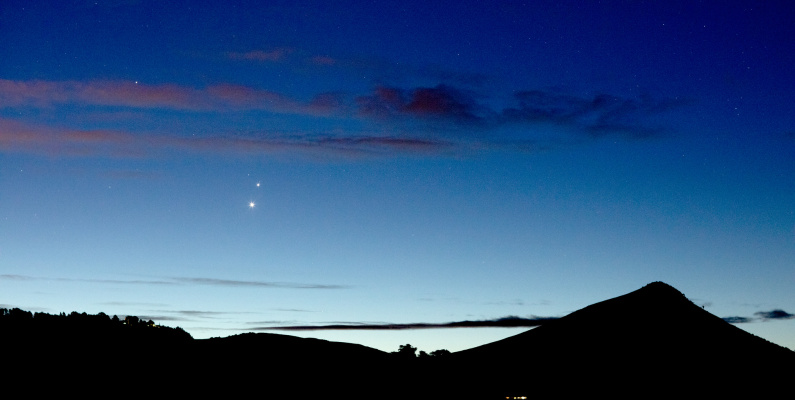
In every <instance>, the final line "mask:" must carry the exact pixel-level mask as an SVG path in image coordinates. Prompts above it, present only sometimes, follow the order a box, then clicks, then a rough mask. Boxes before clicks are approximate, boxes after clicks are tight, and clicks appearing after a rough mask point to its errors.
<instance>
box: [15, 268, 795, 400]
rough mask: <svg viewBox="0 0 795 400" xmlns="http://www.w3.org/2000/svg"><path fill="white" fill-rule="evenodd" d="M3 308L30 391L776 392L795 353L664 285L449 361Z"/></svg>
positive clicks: (306, 394) (397, 394)
mask: <svg viewBox="0 0 795 400" xmlns="http://www.w3.org/2000/svg"><path fill="white" fill-rule="evenodd" d="M2 311H3V312H2V313H0V340H1V341H2V344H3V349H4V350H3V355H4V362H5V365H7V366H12V367H13V368H11V370H10V371H8V372H7V373H5V374H4V376H3V378H4V380H5V381H6V382H13V383H15V384H18V385H20V386H24V387H25V388H27V390H28V391H32V392H35V393H34V394H57V393H62V392H63V391H64V390H66V391H67V392H77V391H80V392H82V393H84V394H92V395H101V394H104V393H117V392H118V391H119V389H120V388H122V387H124V388H126V390H131V389H135V390H141V391H143V392H144V393H146V394H148V395H154V396H155V397H166V396H180V397H184V396H186V395H191V396H202V397H206V396H224V397H230V396H243V395H246V396H249V395H252V394H258V395H262V396H264V397H266V398H287V397H291V398H295V397H297V398H340V396H342V397H345V398H374V397H380V398H420V399H422V398H473V399H497V398H503V399H504V398H506V397H512V396H527V397H528V398H532V397H535V396H542V395H544V396H555V397H572V396H575V395H595V394H603V395H608V396H610V397H612V398H615V397H621V398H629V397H633V398H636V397H648V396H651V395H655V396H656V395H660V394H664V395H669V396H676V397H685V398H689V397H699V396H709V397H715V396H721V395H731V396H732V397H735V396H736V395H737V394H749V395H754V396H755V397H759V396H760V395H763V396H764V395H765V394H772V393H776V392H778V390H779V389H780V388H779V385H782V384H784V383H785V382H788V379H789V377H790V376H791V373H792V372H793V367H792V366H793V361H795V353H793V352H792V351H790V350H789V349H786V348H783V347H781V346H778V345H775V344H773V343H770V342H767V341H765V340H764V339H761V338H759V337H756V336H754V335H752V334H749V333H747V332H745V331H743V330H741V329H739V328H736V327H735V326H733V325H731V324H729V323H727V322H725V321H723V320H722V319H720V318H718V317H716V316H714V315H712V314H710V313H708V312H707V311H705V310H703V309H702V308H701V307H698V306H696V305H695V304H693V303H692V302H690V301H689V300H688V299H687V298H686V297H685V296H684V295H683V294H682V293H680V292H679V291H677V290H676V289H674V288H673V287H671V286H669V285H667V284H664V283H662V282H655V283H651V284H649V285H646V286H645V287H643V288H641V289H639V290H636V291H634V292H631V293H628V294H626V295H623V296H619V297H616V298H613V299H609V300H605V301H602V302H600V303H596V304H593V305H590V306H588V307H585V308H583V309H580V310H578V311H575V312H573V313H571V314H569V315H567V316H565V317H562V318H559V319H556V320H550V321H549V322H547V323H545V324H543V325H542V326H540V327H538V328H535V329H532V330H529V331H526V332H524V333H521V334H518V335H515V336H512V337H509V338H506V339H503V340H500V341H497V342H494V343H489V344H485V345H482V346H479V347H476V348H473V349H469V350H464V351H460V352H457V353H452V354H449V355H445V356H443V357H419V358H414V357H413V355H412V354H409V357H405V354H395V353H386V352H383V351H380V350H376V349H372V348H369V347H366V346H361V345H357V344H350V343H339V342H330V341H325V340H319V339H305V338H298V337H294V336H288V335H277V334H264V333H259V334H253V333H248V334H241V335H235V336H230V337H225V338H212V339H202V340H195V339H193V338H192V337H190V335H188V334H187V333H186V332H184V331H183V330H181V329H179V328H168V327H158V326H157V325H155V324H154V323H153V322H151V321H147V322H144V321H139V320H138V319H137V318H135V317H131V318H128V319H127V320H126V321H120V320H118V319H117V318H115V317H114V318H109V317H108V316H107V315H104V314H100V315H97V316H91V315H86V314H85V313H83V314H78V313H74V312H73V313H72V314H69V315H65V314H61V315H59V316H53V315H49V314H41V313H37V314H35V315H33V314H31V313H29V312H26V311H22V310H18V309H14V310H5V309H4V310H2ZM410 348H411V346H408V345H407V346H406V348H405V349H410ZM409 353H411V352H409ZM398 355H400V356H398Z"/></svg>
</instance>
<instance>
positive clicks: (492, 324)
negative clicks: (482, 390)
mask: <svg viewBox="0 0 795 400" xmlns="http://www.w3.org/2000/svg"><path fill="white" fill-rule="evenodd" d="M555 319H557V317H537V316H532V317H529V318H522V317H516V316H508V317H503V318H498V319H492V320H478V321H458V322H446V323H411V324H390V323H383V324H372V323H355V322H349V323H339V324H331V325H290V326H269V327H258V328H254V330H260V331H268V330H278V331H324V330H408V329H446V328H525V327H535V326H539V325H542V324H544V323H546V322H549V321H552V320H555Z"/></svg>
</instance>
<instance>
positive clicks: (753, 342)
mask: <svg viewBox="0 0 795 400" xmlns="http://www.w3.org/2000/svg"><path fill="white" fill-rule="evenodd" d="M452 361H453V363H452V364H453V365H466V366H467V367H466V368H465V370H463V369H459V371H458V372H457V374H456V375H458V376H467V377H470V379H471V381H472V382H475V384H473V386H476V387H474V388H473V389H477V390H479V391H483V392H489V393H490V392H493V391H495V390H503V391H504V392H505V394H506V396H507V395H510V394H511V393H525V394H527V393H535V394H540V393H545V394H557V395H561V394H566V395H573V394H586V393H590V394H594V393H603V394H606V395H611V396H612V397H616V396H618V397H635V396H645V395H650V394H657V395H659V394H661V393H666V394H668V395H672V396H676V397H691V396H695V395H696V394H701V395H708V396H714V395H719V394H721V395H722V394H731V395H733V396H734V395H737V394H738V393H741V392H747V393H754V394H755V395H757V396H758V395H759V394H760V393H766V392H769V391H770V390H772V389H773V387H772V386H776V385H777V383H779V382H785V381H784V380H781V381H779V380H780V379H784V377H785V376H788V375H790V374H791V373H792V372H793V367H792V365H793V364H792V363H793V361H795V353H793V352H792V351H791V350H789V349H786V348H784V347H781V346H778V345H776V344H773V343H770V342H768V341H766V340H764V339H762V338H759V337H757V336H754V335H752V334H750V333H748V332H745V331H743V330H741V329H739V328H737V327H735V326H733V325H731V324H729V323H727V322H725V321H723V320H722V319H721V318H719V317H717V316H715V315H712V314H710V313H709V312H707V311H705V310H704V309H702V308H701V307H699V306H697V305H695V304H693V303H692V302H691V301H690V300H688V299H687V298H686V297H685V296H684V295H683V294H682V293H680V292H679V291H678V290H676V289H674V288H673V287H671V286H669V285H667V284H665V283H662V282H654V283H651V284H648V285H646V286H645V287H643V288H641V289H639V290H636V291H634V292H631V293H628V294H626V295H623V296H619V297H616V298H613V299H609V300H605V301H602V302H599V303H596V304H593V305H590V306H588V307H585V308H583V309H580V310H578V311H575V312H573V313H571V314H569V315H567V316H565V317H563V318H560V319H557V320H554V321H550V322H549V323H546V324H544V325H542V326H540V327H538V328H535V329H532V330H530V331H527V332H524V333H521V334H518V335H516V336H512V337H509V338H506V339H503V340H500V341H497V342H494V343H490V344H486V345H483V346H479V347H476V348H473V349H469V350H465V351H462V352H458V353H455V354H453V357H452ZM486 366H488V367H486ZM775 389H776V390H777V389H779V388H778V387H775Z"/></svg>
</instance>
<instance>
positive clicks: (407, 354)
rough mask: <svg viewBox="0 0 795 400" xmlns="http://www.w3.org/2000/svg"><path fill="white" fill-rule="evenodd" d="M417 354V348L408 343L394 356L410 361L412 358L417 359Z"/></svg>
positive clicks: (401, 346)
mask: <svg viewBox="0 0 795 400" xmlns="http://www.w3.org/2000/svg"><path fill="white" fill-rule="evenodd" d="M416 353H417V348H416V347H414V346H412V345H410V344H408V343H406V344H402V345H400V347H399V348H398V351H396V352H393V353H392V354H395V355H397V356H398V357H400V358H402V359H410V358H415V357H416V356H417V355H416Z"/></svg>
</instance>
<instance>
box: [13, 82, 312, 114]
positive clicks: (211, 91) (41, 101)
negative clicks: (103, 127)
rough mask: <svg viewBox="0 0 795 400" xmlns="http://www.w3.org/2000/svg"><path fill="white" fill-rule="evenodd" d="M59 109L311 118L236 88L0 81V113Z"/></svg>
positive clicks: (294, 106) (262, 93)
mask: <svg viewBox="0 0 795 400" xmlns="http://www.w3.org/2000/svg"><path fill="white" fill-rule="evenodd" d="M61 104H77V105H94V106H113V107H130V108H144V109H173V110H186V111H230V110H234V111H239V110H251V109H255V110H271V111H276V112H283V113H302V112H307V113H312V112H313V111H312V108H311V107H309V106H308V105H304V104H301V103H300V102H298V101H295V100H293V99H290V98H289V97H287V96H284V95H281V94H278V93H275V92H272V91H268V90H262V89H257V88H253V87H250V86H243V85H235V84H229V83H224V84H218V85H211V86H207V87H204V88H192V87H187V86H181V85H176V84H157V85H149V84H145V83H139V82H134V81H86V82H79V81H41V80H31V81H12V80H6V79H0V108H8V107H38V108H42V107H53V106H56V105H61Z"/></svg>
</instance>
